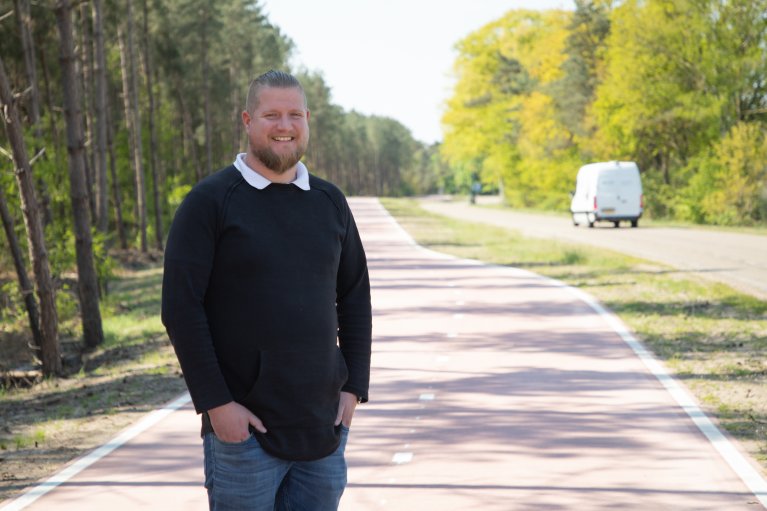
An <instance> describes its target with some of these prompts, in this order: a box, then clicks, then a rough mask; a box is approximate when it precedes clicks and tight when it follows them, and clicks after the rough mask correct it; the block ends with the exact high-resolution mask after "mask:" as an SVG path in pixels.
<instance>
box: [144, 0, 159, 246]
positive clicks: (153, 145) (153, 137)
mask: <svg viewBox="0 0 767 511" xmlns="http://www.w3.org/2000/svg"><path fill="white" fill-rule="evenodd" d="M146 3H147V2H146V0H143V1H142V8H143V11H144V34H143V35H144V44H143V45H142V48H143V50H144V59H143V60H144V74H145V75H146V91H147V96H148V97H149V156H150V158H149V166H150V168H149V173H150V174H151V175H152V196H153V198H154V234H155V245H156V247H157V250H162V244H163V234H162V210H163V207H162V202H161V200H160V180H159V175H160V163H159V158H158V154H157V151H158V149H157V128H156V126H155V122H154V91H153V90H152V59H151V54H150V53H149V12H148V9H147V6H146Z"/></svg>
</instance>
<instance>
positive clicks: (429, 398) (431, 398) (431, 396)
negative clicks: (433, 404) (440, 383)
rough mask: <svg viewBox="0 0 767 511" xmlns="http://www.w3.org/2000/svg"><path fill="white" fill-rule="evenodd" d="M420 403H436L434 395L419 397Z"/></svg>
mask: <svg viewBox="0 0 767 511" xmlns="http://www.w3.org/2000/svg"><path fill="white" fill-rule="evenodd" d="M418 400H419V401H434V394H421V395H420V396H418Z"/></svg>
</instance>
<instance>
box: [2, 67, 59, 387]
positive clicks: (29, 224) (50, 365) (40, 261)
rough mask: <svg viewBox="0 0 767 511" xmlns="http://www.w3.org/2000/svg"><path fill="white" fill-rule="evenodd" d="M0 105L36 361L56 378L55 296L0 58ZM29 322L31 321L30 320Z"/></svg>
mask: <svg viewBox="0 0 767 511" xmlns="http://www.w3.org/2000/svg"><path fill="white" fill-rule="evenodd" d="M0 102H2V105H3V108H2V112H3V118H4V120H5V131H6V133H7V135H8V141H9V142H10V144H11V149H12V150H13V159H14V162H15V164H16V172H15V174H16V183H17V184H18V187H19V195H20V197H21V211H22V213H23V215H24V226H25V227H26V230H27V239H28V241H29V243H28V244H29V260H30V261H31V262H32V269H33V271H34V274H35V284H36V286H37V297H38V300H40V330H41V332H42V339H41V345H40V360H41V362H42V365H43V374H44V375H46V376H54V375H60V374H61V372H62V368H61V348H60V346H59V327H58V317H57V315H56V295H55V290H54V288H53V279H51V270H50V264H49V262H48V252H47V250H46V249H45V237H44V235H43V224H42V222H41V221H40V216H39V213H40V211H39V208H38V205H37V198H36V197H35V186H34V183H33V179H32V169H31V168H30V166H29V159H28V158H27V148H26V146H25V144H24V134H23V132H22V129H21V121H20V120H19V113H18V110H17V109H16V104H15V103H14V101H13V93H12V91H11V86H10V83H9V80H8V76H7V75H6V73H5V64H3V60H2V56H0ZM30 321H31V320H30Z"/></svg>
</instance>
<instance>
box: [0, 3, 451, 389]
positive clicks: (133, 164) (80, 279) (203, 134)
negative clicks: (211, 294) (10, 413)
mask: <svg viewBox="0 0 767 511" xmlns="http://www.w3.org/2000/svg"><path fill="white" fill-rule="evenodd" d="M0 5H2V7H1V8H0V104H1V105H2V107H3V121H4V123H3V126H4V129H3V130H2V131H0V153H1V154H0V213H2V220H3V226H4V232H5V236H3V237H0V286H1V287H0V320H2V323H3V324H4V325H5V326H7V327H8V328H13V325H16V326H18V323H19V318H21V317H28V321H26V323H27V327H28V328H29V331H30V332H31V333H32V334H31V336H32V337H33V342H31V343H30V344H31V345H32V347H33V350H34V351H35V354H36V356H37V358H39V360H40V363H41V366H42V369H43V373H44V374H46V375H60V374H62V373H64V372H66V369H65V368H63V367H62V357H61V350H60V346H59V337H60V335H59V334H60V332H59V329H60V323H61V322H62V321H71V319H72V318H73V317H75V316H79V317H80V319H81V324H80V326H78V327H77V328H76V335H77V336H80V335H81V336H82V342H83V345H84V347H85V348H86V349H92V348H94V347H96V346H98V345H99V344H101V343H102V342H103V338H104V336H103V331H102V327H101V316H100V311H99V297H100V296H103V293H106V292H108V284H109V281H110V278H111V275H112V272H113V270H114V267H115V264H116V263H115V257H114V255H115V254H116V253H118V252H120V251H123V252H124V251H135V252H137V253H143V254H150V255H152V254H154V259H155V260H157V259H159V258H161V253H162V249H163V241H164V236H165V234H166V233H167V229H168V226H169V224H170V221H171V219H172V216H173V213H174V211H175V209H176V207H177V206H178V205H179V203H180V201H181V200H182V199H183V197H184V196H185V195H186V193H187V192H188V191H189V190H190V189H191V187H192V186H193V185H194V184H195V183H196V182H197V181H199V180H200V179H202V178H203V177H204V176H206V175H209V174H211V173H213V172H215V171H216V170H218V169H220V168H222V167H224V166H226V165H228V164H230V163H231V162H232V161H233V159H234V156H235V154H236V153H238V152H240V151H243V150H244V148H245V137H244V133H243V131H242V125H241V118H240V113H241V112H242V110H243V108H244V103H245V95H246V93H247V87H248V84H249V82H250V80H251V79H252V78H254V77H255V76H257V75H258V74H260V73H262V72H264V71H267V70H269V69H287V70H290V71H292V72H294V73H295V74H297V75H298V77H299V79H300V80H301V82H302V83H303V85H304V88H305V92H306V96H307V101H308V104H309V108H310V109H311V113H312V116H311V130H312V137H311V144H310V148H309V150H308V152H307V154H306V156H305V161H306V163H307V166H308V167H309V168H310V169H311V170H312V172H314V173H316V174H317V175H319V176H320V177H324V178H327V179H330V180H332V181H333V182H335V183H336V184H337V185H339V186H340V187H341V188H342V189H343V190H344V191H345V192H346V193H348V194H366V195H402V194H414V193H423V192H426V191H429V190H431V189H434V186H435V184H434V180H433V177H432V176H433V175H434V173H433V172H432V170H431V169H432V166H433V165H434V163H433V162H435V161H436V160H437V159H436V156H435V155H436V152H437V147H436V146H426V145H424V144H422V143H420V142H418V141H416V140H414V139H413V136H412V134H411V133H410V130H409V129H408V128H406V127H405V126H403V125H402V124H401V123H399V122H398V121H396V120H394V119H390V118H386V117H379V116H367V115H362V114H359V113H357V112H354V111H345V110H344V109H343V108H341V107H339V106H338V105H336V104H334V103H333V101H332V97H331V90H330V88H329V87H328V86H327V84H326V83H325V82H324V80H323V77H322V75H321V73H319V72H309V71H306V70H302V69H292V70H291V69H290V64H289V60H290V56H291V53H292V52H293V43H292V42H291V41H290V39H289V38H287V37H286V36H285V35H284V34H283V33H282V32H281V31H280V28H279V27H277V26H274V25H273V24H271V23H270V22H269V20H268V19H267V18H266V17H265V16H264V14H263V13H262V10H261V7H260V6H259V4H258V2H256V1H253V0H220V1H217V2H210V1H208V0H163V1H159V0H124V1H120V2H118V1H113V0H83V1H78V2H74V1H69V0H56V1H53V0H52V1H44V2H30V0H13V2H12V3H11V2H8V1H5V0H4V1H3V3H2V4H0ZM157 254H160V255H159V256H158V255H157Z"/></svg>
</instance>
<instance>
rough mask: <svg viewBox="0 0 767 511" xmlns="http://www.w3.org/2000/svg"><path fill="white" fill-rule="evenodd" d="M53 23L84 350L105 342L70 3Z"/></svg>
mask: <svg viewBox="0 0 767 511" xmlns="http://www.w3.org/2000/svg"><path fill="white" fill-rule="evenodd" d="M54 10H55V12H56V21H57V25H58V29H59V35H60V38H61V41H60V62H61V75H62V82H63V85H64V117H65V119H66V125H67V152H68V153H69V190H70V191H69V194H70V198H71V201H72V214H73V216H74V234H75V253H76V258H77V285H78V290H79V295H80V314H81V319H82V325H83V338H84V341H85V345H86V346H87V347H95V346H97V345H99V344H101V343H102V342H103V341H104V332H103V329H102V326H101V311H100V310H99V286H98V277H97V274H96V268H95V266H94V261H93V241H92V239H91V221H90V220H91V219H90V210H89V206H88V191H87V189H86V185H85V162H84V159H85V158H84V156H85V155H84V147H83V133H82V124H81V122H82V114H81V113H80V110H79V108H80V98H79V91H78V90H77V73H76V71H75V55H74V42H73V37H72V8H71V6H70V4H69V0H57V2H56V7H55V9H54Z"/></svg>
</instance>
